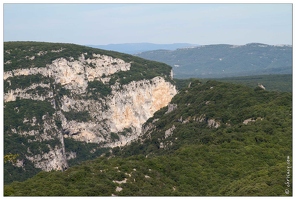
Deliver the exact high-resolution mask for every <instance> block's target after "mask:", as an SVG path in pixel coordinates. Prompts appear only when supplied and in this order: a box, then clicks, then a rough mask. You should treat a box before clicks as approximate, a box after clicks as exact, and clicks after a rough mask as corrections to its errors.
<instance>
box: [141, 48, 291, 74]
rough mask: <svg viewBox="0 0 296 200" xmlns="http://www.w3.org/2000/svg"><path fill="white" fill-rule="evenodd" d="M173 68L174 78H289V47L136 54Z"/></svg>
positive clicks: (209, 49) (182, 49)
mask: <svg viewBox="0 0 296 200" xmlns="http://www.w3.org/2000/svg"><path fill="white" fill-rule="evenodd" d="M136 55H137V56H139V57H141V58H145V59H148V60H154V61H159V62H164V63H166V64H168V65H170V66H172V67H173V72H174V77H175V78H223V77H234V76H250V75H264V74H292V46H291V45H267V44H262V43H249V44H246V45H229V44H216V45H203V46H198V47H194V48H179V49H177V50H174V51H169V50H155V51H147V52H142V53H139V54H136Z"/></svg>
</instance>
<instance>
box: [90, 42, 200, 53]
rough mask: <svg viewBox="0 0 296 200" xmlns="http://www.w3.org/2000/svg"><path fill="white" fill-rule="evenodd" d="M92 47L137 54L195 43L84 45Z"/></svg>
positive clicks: (188, 45)
mask: <svg viewBox="0 0 296 200" xmlns="http://www.w3.org/2000/svg"><path fill="white" fill-rule="evenodd" d="M86 46H89V47H93V48H99V49H104V50H111V51H118V52H122V53H128V54H137V53H141V52H144V51H152V50H159V49H164V50H176V49H178V48H187V47H196V46H198V45H197V44H189V43H173V44H154V43H124V44H107V45H86Z"/></svg>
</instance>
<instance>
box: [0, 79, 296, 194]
mask: <svg viewBox="0 0 296 200" xmlns="http://www.w3.org/2000/svg"><path fill="white" fill-rule="evenodd" d="M171 103H172V104H175V105H177V108H176V109H175V110H173V111H171V112H170V113H166V112H167V110H168V108H167V107H166V108H163V109H161V110H160V111H158V112H156V113H155V115H154V117H153V118H151V119H149V120H148V121H147V122H146V124H145V126H146V127H148V126H149V127H150V129H149V131H148V132H147V133H146V134H145V135H143V137H142V138H141V139H139V141H135V142H134V143H132V144H131V145H129V146H126V147H124V148H114V149H113V150H112V153H108V154H106V155H105V156H103V157H100V158H97V159H95V160H92V161H87V162H84V163H82V164H81V165H79V166H75V167H72V168H69V169H68V170H66V171H64V172H41V173H39V174H38V175H37V176H35V177H33V178H31V179H29V180H27V181H25V182H22V183H20V182H14V183H12V184H10V185H6V186H5V187H4V192H5V195H12V196H39V195H50V196H63V195H65V196H77V195H78V196H87V195H88V196H103V195H107V196H111V195H112V194H113V195H124V196H173V195H179V196H286V195H288V196H291V194H292V189H291V186H289V187H288V186H287V185H286V184H285V182H286V180H287V167H291V166H292V164H291V163H287V157H289V159H291V160H292V116H291V115H292V95H291V93H281V92H268V91H264V90H262V89H260V88H254V89H252V88H249V87H246V86H241V85H235V84H230V83H222V82H216V81H208V82H206V83H201V82H199V81H194V82H192V83H191V84H190V88H184V89H183V90H182V91H180V92H179V94H178V95H176V96H175V97H174V98H173V100H172V102H171ZM246 119H251V120H254V121H249V123H247V124H244V123H243V122H245V120H246ZM211 120H214V122H215V123H216V124H219V125H220V126H219V127H217V128H215V127H213V126H209V124H212V125H215V123H209V122H213V121H211ZM172 126H175V129H174V130H173V133H172V134H171V135H169V136H168V135H167V136H166V131H167V130H168V129H170V128H172ZM116 181H124V182H125V183H124V182H123V183H118V182H116ZM289 181H290V182H292V176H291V177H289ZM116 189H119V190H121V189H122V190H121V191H119V190H117V191H116ZM286 189H290V193H289V194H286V193H285V191H286Z"/></svg>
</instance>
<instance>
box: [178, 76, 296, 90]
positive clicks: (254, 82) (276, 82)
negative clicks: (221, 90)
mask: <svg viewBox="0 0 296 200" xmlns="http://www.w3.org/2000/svg"><path fill="white" fill-rule="evenodd" d="M292 78H293V77H292V74H270V75H257V76H240V77H229V78H216V79H199V80H200V81H202V82H206V81H209V80H217V81H221V82H229V83H236V84H241V85H246V86H249V87H252V88H254V87H257V86H258V85H259V84H262V85H263V86H264V87H265V89H266V90H268V91H279V92H292V85H293V81H292ZM174 80H175V82H176V86H177V88H178V89H182V88H184V87H187V86H188V84H189V83H190V82H192V81H193V80H194V79H193V78H191V79H174Z"/></svg>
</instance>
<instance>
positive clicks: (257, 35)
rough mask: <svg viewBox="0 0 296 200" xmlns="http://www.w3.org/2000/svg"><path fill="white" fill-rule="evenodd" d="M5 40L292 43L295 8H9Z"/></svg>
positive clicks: (6, 15) (225, 6) (93, 5)
mask: <svg viewBox="0 0 296 200" xmlns="http://www.w3.org/2000/svg"><path fill="white" fill-rule="evenodd" d="M3 12H4V15H3V18H4V19H3V27H4V31H3V34H4V41H46V42H66V43H75V44H82V45H86V44H92V45H102V44H112V43H113V44H114V43H138V42H150V43H161V44H167V43H182V42H186V43H192V44H202V45H207V44H238V45H240V44H246V43H251V42H260V43H266V44H290V45H292V4H8V3H5V4H4V7H3Z"/></svg>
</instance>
